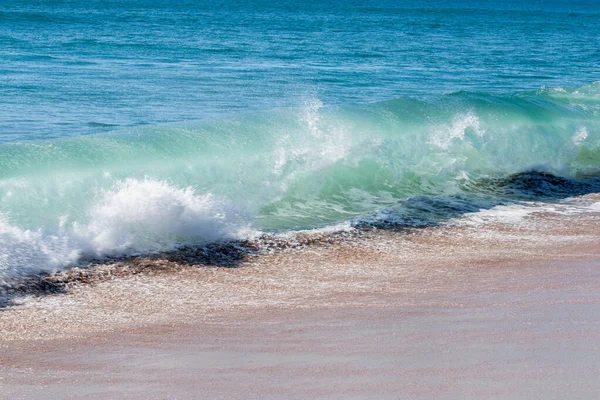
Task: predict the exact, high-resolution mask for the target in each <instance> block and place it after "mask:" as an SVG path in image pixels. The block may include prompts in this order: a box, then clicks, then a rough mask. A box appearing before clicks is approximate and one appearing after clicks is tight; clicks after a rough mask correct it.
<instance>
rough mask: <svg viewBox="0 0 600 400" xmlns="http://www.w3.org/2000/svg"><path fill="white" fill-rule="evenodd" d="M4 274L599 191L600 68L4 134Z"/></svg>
mask: <svg viewBox="0 0 600 400" xmlns="http://www.w3.org/2000/svg"><path fill="white" fill-rule="evenodd" d="M0 154H1V155H2V157H1V158H0V277H2V276H7V275H15V274H22V273H29V272H31V271H39V270H49V269H55V268H60V267H63V266H66V265H71V264H73V263H76V262H78V261H79V260H80V259H81V258H82V257H85V258H87V257H94V258H99V257H105V256H122V255H127V254H132V253H144V252H152V251H160V250H166V249H170V248H174V247H177V246H181V245H184V244H191V243H194V244H202V243H207V242H212V241H218V240H222V239H230V238H241V237H245V236H247V235H249V234H251V232H254V231H256V230H270V231H276V230H289V229H297V228H309V227H318V226H324V225H329V224H333V223H337V222H341V221H349V220H351V221H355V222H359V223H361V222H362V223H364V222H365V221H367V222H370V223H375V222H377V221H380V222H381V221H383V222H385V223H402V224H407V223H408V224H420V223H426V224H429V223H435V222H436V221H439V220H440V219H445V218H450V217H453V216H457V215H460V214H461V213H465V212H472V211H475V210H478V209H480V208H486V207H491V206H494V205H497V204H504V203H506V202H511V201H520V200H531V199H542V200H553V199H557V198H561V197H568V196H572V195H577V194H583V193H589V192H594V191H600V190H599V189H600V183H599V181H598V179H597V178H596V176H597V174H598V170H599V168H600V83H594V84H592V85H588V86H583V87H579V88H575V89H553V90H540V91H535V92H524V93H515V94H510V95H492V94H486V93H469V92H458V93H454V94H451V95H446V96H442V97H438V98H435V99H430V100H417V99H414V98H400V99H397V100H393V101H386V102H380V103H375V104H370V105H354V106H344V107H323V104H322V103H321V102H320V101H318V100H313V101H309V102H307V103H306V104H305V107H302V108H296V109H284V110H278V111H272V112H266V113H261V114H252V115H241V116H236V117H228V118H222V119H213V120H210V121H198V122H193V123H185V124H183V123H182V124H176V125H167V126H164V125H163V126H146V127H138V128H134V129H130V130H124V131H115V132H112V133H109V134H101V135H90V136H78V137H72V138H63V139H53V140H46V141H24V142H13V143H2V144H0Z"/></svg>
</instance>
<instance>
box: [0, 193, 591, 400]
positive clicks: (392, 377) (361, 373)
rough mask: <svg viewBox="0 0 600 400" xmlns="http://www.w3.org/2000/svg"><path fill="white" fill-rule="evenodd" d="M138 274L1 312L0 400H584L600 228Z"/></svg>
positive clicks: (363, 242) (357, 241)
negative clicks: (514, 399)
mask: <svg viewBox="0 0 600 400" xmlns="http://www.w3.org/2000/svg"><path fill="white" fill-rule="evenodd" d="M598 199H599V197H598V196H596V195H591V196H587V200H588V201H597V200H598ZM138 262H139V260H138ZM148 263H150V264H152V263H154V264H155V265H156V266H157V267H156V268H148V269H146V270H144V272H141V273H136V274H132V275H131V276H124V277H115V278H112V279H111V278H107V279H104V280H101V281H98V282H92V283H88V284H85V283H77V284H74V285H72V287H71V288H70V289H69V290H68V292H67V293H65V294H56V295H48V296H42V297H33V298H29V299H25V300H22V299H21V300H18V299H17V300H15V304H14V305H12V306H8V307H4V308H3V309H2V310H1V311H0V397H2V398H6V399H21V398H22V399H37V398H39V399H41V398H48V397H55V398H90V399H91V398H115V399H117V398H139V399H150V398H152V399H154V398H155V399H167V398H170V399H184V398H261V399H262V398H299V399H300V398H406V399H414V398H423V399H425V398H448V399H452V398H488V399H492V398H493V399H500V398H523V399H526V398H527V399H531V398H545V399H552V398H556V399H559V398H597V397H599V396H600V382H599V381H598V379H597V377H598V376H599V373H600V335H598V332H599V329H600V294H599V293H600V212H587V213H582V214H565V213H560V212H547V211H540V212H535V213H531V214H530V215H527V216H525V217H522V218H516V219H508V220H506V219H505V220H502V221H495V220H493V218H490V219H489V221H487V222H485V223H479V224H478V225H477V226H476V227H474V226H470V225H469V224H468V223H465V224H463V225H462V226H452V227H432V228H427V229H419V230H409V231H384V230H375V231H366V232H362V233H361V234H360V235H355V236H354V237H353V238H352V239H351V240H350V239H348V240H341V241H339V242H336V243H334V244H323V243H319V244H308V245H305V246H299V247H298V248H295V249H287V250H280V251H275V252H272V254H262V255H255V256H251V257H248V258H247V259H246V260H245V261H243V262H241V263H240V264H239V265H237V266H236V267H234V268H224V267H215V266H190V265H184V264H177V263H173V262H166V261H164V262H162V264H161V261H160V260H156V259H154V260H150V261H148ZM165 265H167V267H166V266H165Z"/></svg>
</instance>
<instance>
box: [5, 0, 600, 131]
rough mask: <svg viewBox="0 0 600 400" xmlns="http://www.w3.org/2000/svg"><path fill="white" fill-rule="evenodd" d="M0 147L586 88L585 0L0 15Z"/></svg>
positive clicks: (589, 69) (125, 6)
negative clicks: (473, 94) (223, 119)
mask: <svg viewBox="0 0 600 400" xmlns="http://www.w3.org/2000/svg"><path fill="white" fill-rule="evenodd" d="M0 61H1V65H0V140H21V139H31V138H49V137H60V136H72V135H80V134H88V133H93V132H100V131H108V130H114V129H116V128H120V127H128V126H135V125H140V124H157V123H162V122H172V121H182V120H189V119H200V118H205V117H207V116H214V115H222V114H236V113H240V112H249V111H257V110H268V109H273V108H280V107H298V106H302V105H303V103H304V102H305V101H306V100H307V99H312V98H318V99H320V100H321V101H322V102H323V103H325V105H335V104H348V103H371V102H375V101H380V100H386V99H394V98H399V97H402V96H406V95H410V96H416V97H423V96H431V95H438V94H443V93H451V92H456V91H461V90H464V91H477V92H487V93H496V92H515V91H525V90H531V89H539V88H542V87H565V86H567V87H574V86H580V85H584V84H590V83H592V82H594V81H596V80H598V79H599V76H600V2H598V1H595V0H594V1H581V0H579V1H567V0H565V1H538V0H521V1H487V0H478V1H469V0H462V1H439V0H438V1H428V2H423V1H367V2H357V1H310V0H309V1H214V2H213V1H210V2H209V1H177V2H174V1H158V0H131V1H104V0H103V1H98V0H87V1H83V0H82V1H56V0H46V1H12V0H4V1H2V2H1V3H0Z"/></svg>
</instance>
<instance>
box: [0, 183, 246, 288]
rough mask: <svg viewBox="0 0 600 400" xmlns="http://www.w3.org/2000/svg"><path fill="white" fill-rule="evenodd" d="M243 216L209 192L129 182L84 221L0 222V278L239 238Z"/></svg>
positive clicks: (101, 200) (113, 191)
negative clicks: (45, 224) (47, 225)
mask: <svg viewBox="0 0 600 400" xmlns="http://www.w3.org/2000/svg"><path fill="white" fill-rule="evenodd" d="M245 221H246V218H245V215H244V213H242V212H240V211H239V210H238V209H236V208H235V207H233V206H232V205H231V204H229V203H228V202H226V201H224V200H221V199H219V198H218V197H216V196H214V195H211V194H198V193H196V192H195V191H194V190H193V189H191V188H183V189H182V188H177V187H174V186H172V185H170V184H169V183H167V182H164V181H157V180H152V179H144V180H136V179H128V180H125V181H121V182H118V183H117V184H116V185H115V186H114V187H113V188H112V189H111V190H108V191H106V192H105V193H103V194H102V195H101V196H100V197H99V201H98V202H96V203H95V205H94V206H93V207H92V209H91V210H90V211H89V220H88V221H87V222H79V221H76V222H73V223H71V224H69V223H68V218H67V217H63V218H61V221H59V228H58V229H56V230H55V231H47V230H43V229H39V230H26V229H20V228H18V227H15V226H12V225H11V224H9V223H8V222H6V219H5V218H0V279H1V278H3V277H4V278H6V277H8V276H11V275H22V274H26V273H30V272H37V271H49V270H56V269H58V268H61V267H65V266H69V265H73V264H75V263H77V262H78V261H79V260H80V259H81V257H83V256H92V257H103V256H122V255H127V254H135V253H147V252H154V251H162V250H168V249H171V248H174V247H176V246H180V245H183V244H191V243H194V244H203V243H209V242H215V241H219V240H223V239H238V238H241V237H242V236H243V235H247V234H248V233H249V227H248V224H246V223H245Z"/></svg>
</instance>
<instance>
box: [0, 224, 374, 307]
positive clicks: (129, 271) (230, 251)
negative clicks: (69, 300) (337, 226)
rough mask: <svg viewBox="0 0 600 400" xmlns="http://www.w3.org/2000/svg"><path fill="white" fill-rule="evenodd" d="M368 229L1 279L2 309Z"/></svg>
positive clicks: (271, 238)
mask: <svg viewBox="0 0 600 400" xmlns="http://www.w3.org/2000/svg"><path fill="white" fill-rule="evenodd" d="M364 232H366V231H361V230H350V231H340V232H334V233H295V234H291V235H286V236H282V235H262V236H260V237H259V238H257V239H254V240H244V241H234V242H225V243H214V244H210V245H207V246H202V247H200V246H198V247H194V246H185V247H182V248H179V249H177V250H173V251H168V252H162V253H157V254H152V255H145V256H135V257H127V258H113V259H104V260H88V261H87V262H82V263H81V265H80V266H77V267H72V268H68V269H65V270H62V271H57V272H52V273H42V274H37V275H29V276H21V277H16V278H13V279H11V280H7V281H0V309H2V308H6V307H9V306H12V305H15V304H16V303H15V300H16V299H19V298H23V297H28V296H33V297H39V296H46V295H56V294H67V293H69V291H70V289H71V288H73V287H75V286H77V285H82V284H97V283H100V282H105V281H110V280H112V279H118V278H125V277H130V276H134V275H137V274H146V275H156V274H162V273H172V272H177V271H181V270H183V269H186V268H198V267H223V268H236V267H240V266H241V265H243V263H244V262H246V261H248V259H249V258H250V257H254V256H258V255H260V254H268V253H273V252H276V251H290V250H301V249H302V248H305V247H309V246H324V245H325V246H328V245H332V244H334V243H336V242H340V241H344V240H347V239H349V238H351V237H357V236H362V235H363V234H364Z"/></svg>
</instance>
